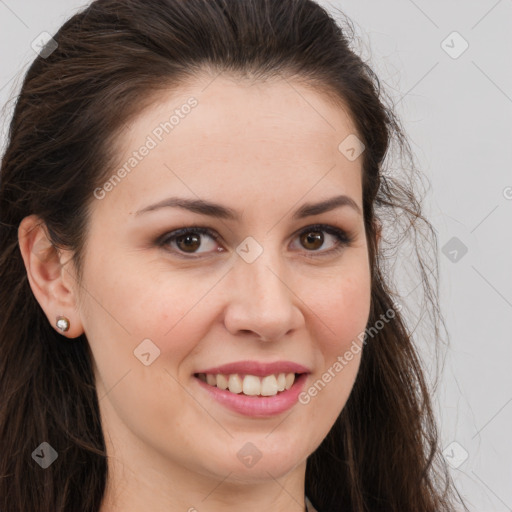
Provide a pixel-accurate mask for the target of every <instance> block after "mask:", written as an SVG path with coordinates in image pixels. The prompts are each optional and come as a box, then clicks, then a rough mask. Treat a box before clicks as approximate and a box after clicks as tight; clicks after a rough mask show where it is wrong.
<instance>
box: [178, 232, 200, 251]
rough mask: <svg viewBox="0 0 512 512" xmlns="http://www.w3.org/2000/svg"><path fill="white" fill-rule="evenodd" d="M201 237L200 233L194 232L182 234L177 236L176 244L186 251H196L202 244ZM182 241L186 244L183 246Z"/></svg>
mask: <svg viewBox="0 0 512 512" xmlns="http://www.w3.org/2000/svg"><path fill="white" fill-rule="evenodd" d="M199 238H200V237H199V236H198V235H193V234H187V235H182V236H179V237H177V238H176V244H177V245H178V246H179V247H180V249H183V250H185V251H186V252H194V251H195V250H197V249H199V246H200V245H201V242H200V241H199ZM182 242H184V244H185V245H184V246H183V247H181V244H182Z"/></svg>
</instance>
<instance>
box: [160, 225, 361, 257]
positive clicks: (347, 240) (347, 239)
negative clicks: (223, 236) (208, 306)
mask: <svg viewBox="0 0 512 512" xmlns="http://www.w3.org/2000/svg"><path fill="white" fill-rule="evenodd" d="M311 231H325V232H326V233H328V234H329V235H333V236H334V237H336V238H337V239H338V242H337V244H336V246H335V247H334V248H332V249H328V250H326V251H308V250H307V249H305V251H306V254H305V257H306V258H318V257H324V256H330V255H334V254H337V253H339V252H340V251H341V250H342V249H344V248H345V247H346V246H348V245H350V244H351V243H352V241H353V239H352V237H351V236H350V235H349V234H348V233H347V232H346V231H344V230H342V229H339V228H336V227H334V226H330V225H327V224H313V225H311V226H307V227H306V228H304V229H303V230H301V231H300V232H299V233H297V235H296V236H299V237H300V236H301V235H303V234H305V233H309V232H311ZM188 234H201V235H207V236H209V237H211V238H212V239H213V240H215V241H216V242H219V241H220V236H219V235H218V234H217V233H216V232H215V231H213V230H211V229H209V228H204V227H200V226H191V227H187V228H181V229H177V230H175V231H171V232H169V233H166V234H165V235H163V236H161V237H160V238H159V239H158V240H157V245H158V246H159V247H162V248H165V246H167V245H168V244H170V243H171V242H173V241H175V240H176V238H179V237H180V236H183V235H188ZM166 250H167V249H166ZM172 252H174V253H175V254H177V255H178V257H181V258H185V259H199V258H201V257H202V256H194V255H193V254H194V253H185V252H180V251H176V250H172ZM308 253H310V254H308ZM311 253H312V254H311ZM210 254H211V253H210Z"/></svg>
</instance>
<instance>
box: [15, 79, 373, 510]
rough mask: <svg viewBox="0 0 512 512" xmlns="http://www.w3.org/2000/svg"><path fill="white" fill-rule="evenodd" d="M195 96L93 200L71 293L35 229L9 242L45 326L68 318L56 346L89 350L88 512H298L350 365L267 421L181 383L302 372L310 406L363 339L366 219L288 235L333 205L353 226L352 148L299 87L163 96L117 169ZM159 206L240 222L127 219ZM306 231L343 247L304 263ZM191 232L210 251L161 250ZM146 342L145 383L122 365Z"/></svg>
mask: <svg viewBox="0 0 512 512" xmlns="http://www.w3.org/2000/svg"><path fill="white" fill-rule="evenodd" d="M191 96H193V97H195V98H196V99H197V101H198V105H197V107H195V108H194V109H192V111H191V112H190V114H188V115H187V116H185V117H184V118H183V119H181V120H180V123H179V125H177V126H176V127H175V128H174V129H173V131H172V132H170V133H169V134H166V135H165V137H164V139H163V140H162V142H160V143H159V144H158V146H157V147H156V148H154V149H152V150H151V152H150V153H149V154H148V155H147V156H146V157H145V158H144V159H143V160H142V161H141V162H140V163H138V165H137V167H136V168H135V169H134V170H133V171H132V172H131V173H130V174H129V175H127V176H126V177H125V178H124V179H123V180H122V181H121V182H120V183H119V184H117V185H116V186H115V187H114V189H113V190H111V191H109V192H108V193H107V194H106V195H105V197H104V198H103V199H101V200H99V199H96V198H92V202H91V220H90V227H89V231H88V234H87V236H88V243H87V246H86V252H85V254H84V260H83V261H84V267H83V280H82V282H81V283H78V282H77V280H76V273H75V270H74V267H73V263H72V261H71V256H72V253H71V252H69V251H57V250H55V249H53V248H52V246H51V245H50V244H49V242H48V238H47V234H46V230H45V228H44V225H38V219H37V218H36V217H35V216H30V217H27V218H25V219H24V220H23V222H22V223H21V225H20V229H19V240H20V249H21V252H22V255H23V258H24V261H25V265H26V268H27V275H28V278H29V282H30V285H31V287H32V290H33V292H34V295H35V297H36V298H37V300H38V301H39V303H40V305H41V307H42V308H43V310H44V311H45V313H46V315H47V317H48V321H49V322H50V323H51V325H52V326H55V317H56V316H57V315H64V316H66V317H68V318H69V319H70V322H71V328H70V330H69V331H67V332H66V333H65V334H64V335H65V336H67V337H68V338H70V340H69V343H73V340H72V339H71V338H74V337H77V336H79V335H80V334H82V333H83V332H85V334H86V336H87V339H88V341H89V343H90V346H91V349H92V353H93V357H94V368H95V376H96V383H97V389H98V397H99V406H100V412H101V419H102V425H103V429H104V433H105V440H106V444H107V452H108V455H109V479H108V483H107V490H106V494H105V499H104V502H103V505H102V507H101V512H115V511H124V512H131V511H140V510H152V511H155V512H160V511H161V512H163V511H166V512H169V511H187V510H188V511H190V512H192V511H193V510H197V511H199V512H203V511H208V512H217V511H221V510H222V511H223V512H226V511H228V512H229V511H235V510H240V503H243V504H244V507H243V509H244V510H247V511H254V512H256V511H261V510H269V511H270V510H271V511H274V512H280V511H282V512H284V511H287V512H290V511H297V512H299V511H302V510H304V480H305V469H306V459H307V457H308V456H309V455H310V454H311V453H312V452H313V451H314V450H315V449H316V448H317V446H318V445H319V444H320V443H321V441H322V440H323V438H324V437H325V436H326V435H327V433H328V432H329V430H330V428H331V427H332V425H333V423H334V421H335V419H336V417H337V416H338V415H339V413H340V411H341V410H342V408H343V407H344V405H345V403H346V400H347V398H348V396H349V394H350V391H351V389H352V387H353V384H354V380H355V377H356V375H357V371H358V368H359V362H360V354H356V355H354V358H353V359H352V360H351V361H350V362H349V363H348V364H347V365H346V366H345V367H344V368H343V370H342V371H340V372H338V373H336V376H335V377H334V378H332V379H331V380H330V382H329V383H328V384H327V385H326V386H325V387H324V388H323V389H322V390H321V391H320V392H318V394H317V395H316V396H314V397H312V398H311V400H310V401H309V403H308V404H306V405H303V404H301V403H297V404H296V405H294V406H293V408H292V409H291V410H289V411H287V412H285V413H282V414H279V415H276V416H274V417H270V418H251V417H247V416H243V415H240V414H237V413H235V412H233V411H230V410H228V409H226V408H225V407H224V406H223V405H220V404H219V403H217V402H216V401H214V400H212V399H210V398H209V396H208V395H207V393H206V392H205V391H204V390H203V389H202V388H201V387H200V386H199V384H198V382H197V380H196V378H195V377H194V376H193V374H194V373H195V372H197V371H199V370H200V369H204V368H207V367H212V366H217V365H220V364H225V363H228V362H234V361H241V360H257V361H266V362H272V361H276V360H289V361H294V362H297V363H300V364H302V365H304V366H306V367H308V368H309V369H310V371H311V373H310V374H309V375H308V380H307V383H306V386H305V388H304V389H306V390H307V389H308V388H309V387H310V386H311V385H312V384H313V383H314V382H315V381H317V380H318V379H320V378H321V377H322V374H323V373H324V372H325V371H326V370H327V369H328V368H330V367H332V366H333V364H334V363H335V361H336V360H337V358H338V356H343V354H345V352H346V351H347V350H348V349H349V347H350V345H351V343H352V342H353V341H354V340H356V339H357V336H358V335H359V334H360V333H361V332H362V331H364V329H365V327H366V324H367V320H368V316H369V310H370V284H371V283H370V268H369V261H368V246H367V239H366V234H365V229H364V224H363V217H362V215H361V213H358V212H357V211H356V210H355V209H353V208H351V207H349V206H343V207H338V208H336V209H333V210H331V211H328V212H324V213H321V214H318V215H314V216H310V217H307V218H304V219H300V220H293V219H292V214H293V212H294V211H295V210H296V209H298V208H299V207H300V206H301V205H303V204H305V203H317V202H319V201H321V200H324V199H327V198H331V197H333V196H337V195H341V194H344V195H347V196H349V197H350V198H352V199H353V201H354V202H355V203H356V204H357V205H358V206H359V208H360V209H361V211H362V185H361V172H362V168H361V166H362V161H361V160H362V159H361V158H357V159H355V160H354V161H350V160H349V159H347V158H346V157H345V156H344V155H343V154H342V153H341V152H340V151H339V150H338V145H339V144H340V142H341V141H343V140H344V139H345V138H346V137H347V136H348V135H350V134H354V133H356V130H355V128H354V125H353V123H352V121H351V119H350V117H349V116H348V115H347V113H346V111H345V109H343V108H341V107H340V106H339V105H335V104H334V103H332V102H330V101H329V98H328V97H327V96H326V95H325V94H324V93H319V92H317V91H313V90H312V89H309V88H306V87H305V86H303V85H300V84H299V83H298V82H293V81H291V80H283V79H274V80H272V81H267V82H265V83H262V82H258V83H252V82H249V81H243V80H236V79H234V78H233V77H229V76H227V75H220V76H218V77H217V78H216V79H215V80H213V81H212V78H211V77H197V79H196V80H195V81H194V82H192V83H190V84H188V85H187V86H182V87H181V88H180V89H179V90H178V91H174V92H168V93H164V92H161V93H159V96H158V98H157V101H156V102H155V103H153V104H152V105H151V106H150V107H149V108H148V109H146V110H145V111H143V112H141V113H140V115H138V116H137V117H136V118H135V119H134V120H133V121H132V123H131V125H130V130H129V131H126V132H124V133H123V134H122V136H121V137H120V139H119V144H118V146H117V151H118V153H119V162H120V165H122V164H123V163H124V162H126V160H127V159H128V158H129V156H130V155H131V154H132V152H133V151H134V150H137V149H138V148H140V146H141V145H142V144H144V141H145V140H146V138H147V136H148V135H149V134H151V133H152V131H153V130H154V128H155V127H156V126H158V125H159V123H161V122H162V121H165V120H166V119H168V117H169V114H168V113H169V112H172V111H173V110H174V109H176V108H179V107H180V105H183V104H184V103H186V101H187V99H188V98H190V97H191ZM114 171H115V170H114ZM171 196H179V197H185V198H190V199H197V198H201V199H206V200H209V201H213V202H216V203H220V204H222V205H224V206H226V207H229V208H232V209H234V210H236V211H237V212H238V213H239V214H240V216H241V218H240V219H239V220H238V221H233V220H226V219H218V218H213V217H209V216H206V215H202V214H198V213H194V212H191V211H187V210H184V209H179V208H170V207H166V208H161V209H158V210H155V211H151V212H148V213H144V214H139V215H137V214H136V212H137V211H138V210H140V209H143V208H144V207H146V206H148V205H151V204H154V203H157V202H159V201H161V200H163V199H165V198H168V197H171ZM315 223H322V224H327V225H329V226H333V227H336V228H339V229H342V230H344V231H346V232H347V233H349V234H350V235H351V236H352V241H351V242H350V243H348V244H345V245H342V246H341V250H340V251H339V252H336V253H334V252H333V253H331V254H330V255H329V254H327V251H328V250H329V249H332V248H333V247H336V246H337V245H338V244H339V242H337V239H336V237H335V236H333V235H330V234H329V233H327V232H325V231H321V233H322V234H323V236H324V239H323V244H322V243H321V242H318V243H316V244H315V243H313V244H312V245H308V244H307V240H305V237H304V236H302V237H301V232H302V231H304V230H305V229H306V228H307V227H308V226H311V225H312V224H315ZM190 226H205V227H209V228H211V229H212V230H213V231H214V232H216V233H217V234H218V235H219V236H220V239H219V241H215V240H213V239H211V238H210V237H209V236H208V235H199V236H200V237H201V238H200V240H201V246H200V248H199V249H197V251H196V254H194V253H192V254H191V253H187V252H186V251H184V250H183V247H185V248H186V246H184V244H181V245H179V246H178V245H177V243H176V242H173V243H168V244H167V246H163V247H159V246H158V245H157V243H156V240H157V238H158V237H160V236H161V235H164V234H165V233H169V232H171V231H173V230H176V229H179V228H182V227H190ZM313 231H315V233H316V232H317V230H313ZM306 232H307V229H306ZM248 236H251V237H253V238H254V239H255V240H256V241H257V242H258V243H259V245H260V246H261V247H262V248H263V253H262V254H261V255H260V256H259V257H258V258H257V259H256V260H255V261H253V262H252V263H247V262H246V261H245V260H244V259H243V258H241V257H240V256H239V255H238V253H237V252H236V248H237V247H238V246H239V244H240V243H241V242H242V241H243V240H244V239H245V238H246V237H248ZM217 248H222V249H221V251H216V249H217ZM180 249H181V251H180ZM178 253H181V254H182V255H183V256H184V257H179V256H178ZM322 254H324V255H323V256H322ZM194 256H198V258H196V259H194ZM308 256H311V257H309V258H308ZM86 290H87V291H86ZM144 339H150V340H152V342H153V343H154V344H155V345H156V346H158V348H159V350H160V355H159V357H157V358H156V359H155V360H154V361H153V362H152V363H151V364H150V365H148V366H145V365H144V364H142V363H141V362H140V360H139V359H138V358H137V357H135V356H134V350H135V349H136V348H137V346H138V345H139V344H140V343H141V342H142V340H144ZM247 442H250V443H252V444H253V445H254V446H255V447H257V449H258V450H259V452H260V453H261V454H262V456H261V459H260V460H259V461H258V462H257V463H256V464H255V465H253V466H252V467H246V466H245V465H244V464H242V463H241V462H240V460H239V458H238V457H237V453H238V452H239V450H240V449H241V448H242V447H243V446H244V445H245V444H246V443H247ZM57 463H58V461H57Z"/></svg>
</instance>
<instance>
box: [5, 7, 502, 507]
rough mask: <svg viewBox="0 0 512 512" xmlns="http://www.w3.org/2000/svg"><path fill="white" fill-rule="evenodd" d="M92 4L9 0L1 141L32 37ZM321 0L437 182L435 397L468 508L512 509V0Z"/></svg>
mask: <svg viewBox="0 0 512 512" xmlns="http://www.w3.org/2000/svg"><path fill="white" fill-rule="evenodd" d="M86 3H87V2H83V1H77V0H45V1H44V2H41V1H40V0H39V1H36V0H21V1H20V0H0V62H1V67H0V104H1V105H2V106H5V109H6V110H5V111H4V116H3V117H2V127H3V131H2V134H1V139H0V140H1V143H2V146H3V144H4V142H5V128H6V120H7V119H8V116H9V113H10V107H11V104H6V102H7V100H8V99H10V98H13V96H14V94H15V92H16V91H17V88H18V86H19V83H20V80H21V78H22V76H23V73H24V71H25V70H26V69H27V65H28V63H29V62H30V61H31V60H32V59H33V58H34V57H35V53H34V51H33V50H32V49H31V43H32V41H33V40H34V39H36V38H37V37H38V35H39V34H40V33H41V32H42V31H47V32H49V33H50V34H53V33H55V32H56V30H57V29H58V28H59V26H60V25H61V24H62V23H63V22H64V21H65V20H66V19H67V18H68V17H69V16H70V15H72V14H73V13H74V12H75V11H77V10H78V9H79V8H80V7H81V6H82V5H85V4H86ZM321 3H322V5H324V6H326V7H328V8H331V6H335V7H337V8H339V9H342V10H343V11H344V12H345V13H346V14H348V15H349V17H351V19H352V20H353V21H354V23H355V26H356V29H357V35H358V37H359V38H360V44H361V46H360V48H359V50H360V53H361V54H362V55H363V57H364V58H365V59H367V60H369V62H370V64H371V65H372V66H373V68H374V69H375V71H376V72H377V74H378V76H379V78H380V79H381V81H382V82H383V84H384V86H385V88H386V90H387V92H388V93H389V94H390V95H391V97H392V98H393V100H394V102H395V104H396V109H397V112H398V114H399V115H400V116H401V119H402V122H403V125H404V128H405V130H406V132H407V133H408V135H409V137H410V140H411V142H412V148H413V150H414V152H415V155H416V159H417V162H418V164H419V167H420V168H421V169H422V171H423V172H424V173H425V174H426V175H427V176H428V179H429V180H430V182H431V185H432V187H431V190H430V192H429V195H428V196H427V204H426V208H427V214H428V215H429V218H430V220H431V221H432V222H433V224H434V226H435V228H436V230H437V233H438V236H439V246H440V265H441V289H442V306H443V310H444V314H445V318H446V321H447V325H448V329H449V333H450V345H449V348H448V350H447V352H446V357H445V364H444V369H443V373H442V375H441V382H440V385H439V388H438V393H437V395H436V396H437V402H436V411H437V415H438V418H439V422H440V430H441V438H442V447H443V448H444V449H445V450H444V453H445V456H446V457H447V461H448V462H449V463H450V465H451V466H452V474H453V476H454V479H455V481H456V483H457V485H458V487H459V489H460V491H461V493H462V494H463V495H464V496H465V497H466V499H467V502H468V505H469V508H470V510H472V511H478V512H483V511H500V512H501V511H506V510H508V511H512V485H511V484H512V443H511V442H510V440H509V436H510V433H511V430H512V429H511V425H512V376H511V371H510V366H511V362H512V343H511V342H512V339H511V335H510V332H511V328H512V271H511V265H510V263H511V259H512V258H511V256H512V233H511V231H512V230H511V224H512V223H511V219H512V172H511V167H510V162H511V161H512V139H511V135H512V129H511V127H510V124H511V121H512V66H511V64H510V63H511V56H512V0H499V1H495V0H481V1H476V0H473V1H466V2H461V1H451V2H443V1H441V0H436V1H430V2H427V1H426V0H416V1H412V0H388V1H386V2H370V1H369V0H365V1H361V0H347V1H334V0H332V1H331V2H326V1H322V2H321ZM333 12H334V11H333ZM454 31H456V32H457V33H458V34H459V35H457V34H455V35H452V33H453V32H454ZM443 41H444V43H443ZM466 44H468V45H469V46H468V48H467V49H466V51H464V52H463V53H461V54H460V55H459V53H460V52H461V50H463V49H464V47H465V45H466ZM450 53H451V55H450ZM464 247H466V248H467V252H466V253H465V254H464ZM454 251H455V252H454ZM417 284H418V283H409V285H410V287H411V288H413V287H414V286H416V285H417Z"/></svg>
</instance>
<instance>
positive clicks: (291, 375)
mask: <svg viewBox="0 0 512 512" xmlns="http://www.w3.org/2000/svg"><path fill="white" fill-rule="evenodd" d="M294 382H295V373H287V374H286V384H285V387H286V389H290V388H291V387H292V386H293V383H294Z"/></svg>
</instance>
